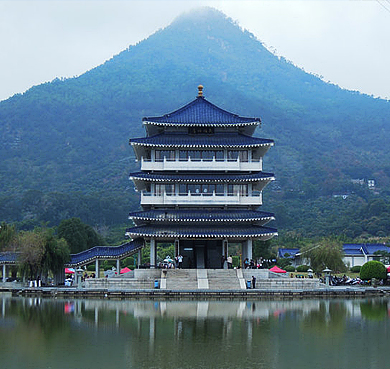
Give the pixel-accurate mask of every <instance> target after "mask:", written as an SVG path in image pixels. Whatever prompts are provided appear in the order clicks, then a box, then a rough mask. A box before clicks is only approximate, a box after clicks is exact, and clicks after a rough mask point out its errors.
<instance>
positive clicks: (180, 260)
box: [177, 254, 183, 269]
mask: <svg viewBox="0 0 390 369" xmlns="http://www.w3.org/2000/svg"><path fill="white" fill-rule="evenodd" d="M177 261H178V263H179V265H178V267H179V269H181V268H182V266H183V255H181V254H179V255H178V256H177Z"/></svg>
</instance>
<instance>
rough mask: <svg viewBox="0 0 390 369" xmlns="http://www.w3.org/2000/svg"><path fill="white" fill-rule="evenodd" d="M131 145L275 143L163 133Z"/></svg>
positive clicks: (236, 135) (238, 137) (223, 135)
mask: <svg viewBox="0 0 390 369" xmlns="http://www.w3.org/2000/svg"><path fill="white" fill-rule="evenodd" d="M130 144H132V145H141V146H159V147H206V148H207V147H259V146H272V145H273V144H274V141H273V140H270V139H265V138H258V137H252V136H247V135H243V134H240V133H220V134H213V135H206V134H201V135H189V134H166V133H162V134H158V135H155V136H151V137H142V138H134V139H131V140H130Z"/></svg>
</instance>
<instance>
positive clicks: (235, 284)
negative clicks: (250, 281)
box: [207, 269, 246, 290]
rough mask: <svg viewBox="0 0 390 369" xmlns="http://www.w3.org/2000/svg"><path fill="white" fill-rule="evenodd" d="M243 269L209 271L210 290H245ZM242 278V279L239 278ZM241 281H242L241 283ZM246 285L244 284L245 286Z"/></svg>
mask: <svg viewBox="0 0 390 369" xmlns="http://www.w3.org/2000/svg"><path fill="white" fill-rule="evenodd" d="M237 272H241V269H207V276H208V280H209V289H210V290H240V289H245V288H246V287H245V282H244V281H243V278H242V274H241V275H240V276H239V275H237ZM239 277H241V278H239ZM240 279H242V281H241V282H240ZM243 283H244V284H243Z"/></svg>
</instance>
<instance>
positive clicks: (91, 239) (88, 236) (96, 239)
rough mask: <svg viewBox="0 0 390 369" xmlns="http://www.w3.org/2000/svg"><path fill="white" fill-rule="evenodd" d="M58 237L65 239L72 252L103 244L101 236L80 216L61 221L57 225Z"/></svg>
mask: <svg viewBox="0 0 390 369" xmlns="http://www.w3.org/2000/svg"><path fill="white" fill-rule="evenodd" d="M58 237H59V238H64V239H65V240H66V242H67V243H68V245H69V247H70V252H71V253H72V254H75V253H78V252H81V251H83V250H87V249H89V248H91V247H94V246H98V245H104V244H105V242H104V240H103V238H102V237H101V236H100V235H99V234H98V233H97V232H96V231H95V230H94V229H93V228H92V227H91V226H89V225H88V224H84V223H83V222H82V221H81V219H80V218H70V219H65V220H63V221H61V223H60V224H59V226H58Z"/></svg>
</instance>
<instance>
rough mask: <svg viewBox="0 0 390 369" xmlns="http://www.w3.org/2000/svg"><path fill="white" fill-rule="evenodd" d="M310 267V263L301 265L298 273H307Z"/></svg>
mask: <svg viewBox="0 0 390 369" xmlns="http://www.w3.org/2000/svg"><path fill="white" fill-rule="evenodd" d="M309 269H310V267H309V266H308V265H300V266H299V267H298V268H297V272H298V273H306V272H307V271H308V270H309Z"/></svg>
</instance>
